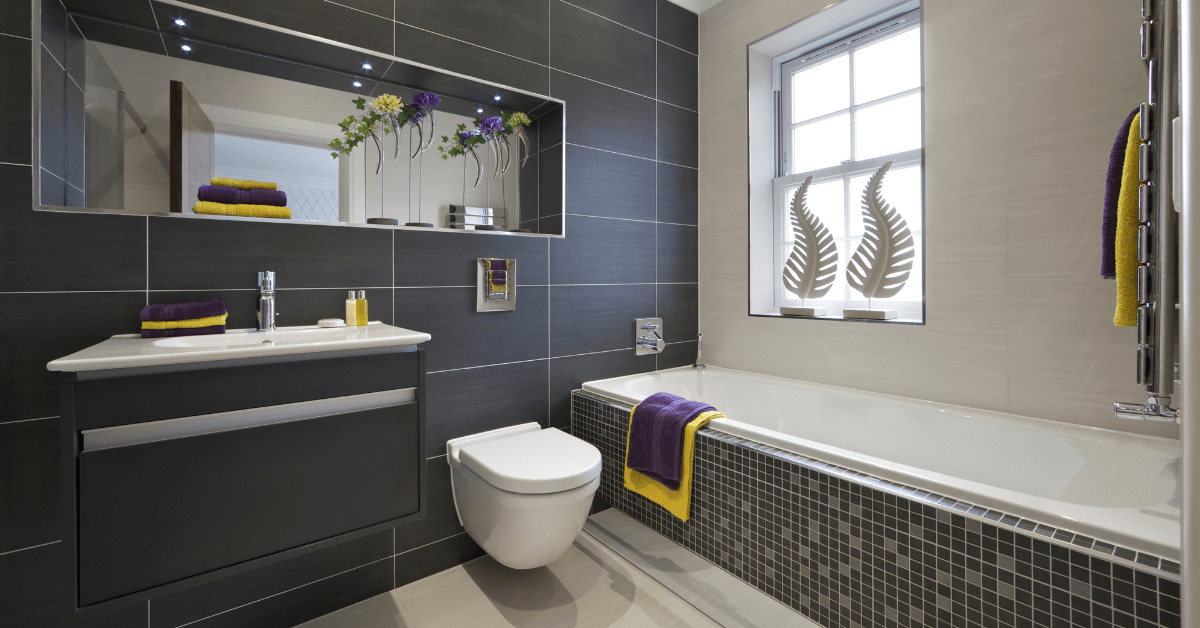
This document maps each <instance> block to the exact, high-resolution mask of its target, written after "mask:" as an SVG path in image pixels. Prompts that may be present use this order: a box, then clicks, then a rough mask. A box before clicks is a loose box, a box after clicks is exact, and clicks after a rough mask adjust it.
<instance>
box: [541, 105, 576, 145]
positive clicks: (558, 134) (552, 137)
mask: <svg viewBox="0 0 1200 628" xmlns="http://www.w3.org/2000/svg"><path fill="white" fill-rule="evenodd" d="M565 108H566V107H565V106H556V107H554V108H552V109H550V110H548V111H546V112H545V113H541V112H539V113H538V119H537V121H536V123H537V127H538V150H539V151H541V150H546V149H547V148H550V147H552V146H554V145H555V144H560V143H562V140H563V119H564V114H565V113H566V112H565V111H564V109H565ZM571 111H572V114H573V113H574V111H575V110H574V109H572V110H571Z"/></svg>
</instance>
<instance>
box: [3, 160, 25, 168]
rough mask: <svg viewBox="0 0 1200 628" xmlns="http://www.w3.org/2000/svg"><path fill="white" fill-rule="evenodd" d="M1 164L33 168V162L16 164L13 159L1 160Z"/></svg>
mask: <svg viewBox="0 0 1200 628" xmlns="http://www.w3.org/2000/svg"><path fill="white" fill-rule="evenodd" d="M0 166H24V167H26V168H32V167H33V164H14V163H12V162H11V161H0Z"/></svg>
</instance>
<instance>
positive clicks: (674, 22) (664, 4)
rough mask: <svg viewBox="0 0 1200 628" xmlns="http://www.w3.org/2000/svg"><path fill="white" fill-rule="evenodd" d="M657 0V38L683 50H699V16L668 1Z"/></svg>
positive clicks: (694, 52) (694, 51) (693, 52)
mask: <svg viewBox="0 0 1200 628" xmlns="http://www.w3.org/2000/svg"><path fill="white" fill-rule="evenodd" d="M657 1H658V38H659V39H661V40H663V41H665V42H667V43H668V44H671V45H672V46H678V47H680V48H683V49H684V50H686V51H688V52H690V53H692V54H698V53H699V52H700V16H699V15H696V14H695V13H692V12H691V11H688V10H687V9H685V8H683V7H681V6H679V5H677V4H674V3H672V2H669V0H657Z"/></svg>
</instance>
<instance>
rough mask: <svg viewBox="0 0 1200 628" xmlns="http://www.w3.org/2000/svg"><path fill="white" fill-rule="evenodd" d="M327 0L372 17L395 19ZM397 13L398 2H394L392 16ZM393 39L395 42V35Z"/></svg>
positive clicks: (326, 0)
mask: <svg viewBox="0 0 1200 628" xmlns="http://www.w3.org/2000/svg"><path fill="white" fill-rule="evenodd" d="M325 2H328V3H329V4H336V5H337V6H339V7H342V8H343V9H350V10H351V11H358V12H359V13H364V14H366V15H370V16H371V17H377V18H380V19H384V20H388V21H389V22H390V21H394V20H392V18H391V17H388V16H386V15H380V14H378V13H371V12H370V11H364V10H363V9H359V8H356V7H352V6H350V5H348V4H342V3H341V2H334V1H333V0H325ZM395 15H396V3H395V2H392V17H395ZM392 30H393V31H395V29H392ZM392 39H393V42H392V43H393V44H394V43H395V41H394V40H395V37H393V38H392Z"/></svg>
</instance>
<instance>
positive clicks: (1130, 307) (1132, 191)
mask: <svg viewBox="0 0 1200 628" xmlns="http://www.w3.org/2000/svg"><path fill="white" fill-rule="evenodd" d="M1138 118H1139V116H1133V123H1131V124H1130V125H1129V142H1128V143H1126V144H1125V166H1124V168H1123V169H1122V170H1121V193H1120V195H1119V196H1118V197H1117V237H1116V247H1115V249H1116V250H1115V252H1116V260H1117V311H1116V313H1115V314H1113V324H1114V325H1116V326H1117V327H1132V326H1134V325H1137V309H1138V299H1137V268H1138V247H1137V232H1138V186H1139V185H1140V184H1141V179H1140V178H1139V177H1138V163H1139V162H1138V148H1139V147H1140V146H1141V144H1142V142H1141V140H1139V139H1138V137H1139V135H1140V133H1139V124H1138V122H1139V120H1138Z"/></svg>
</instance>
